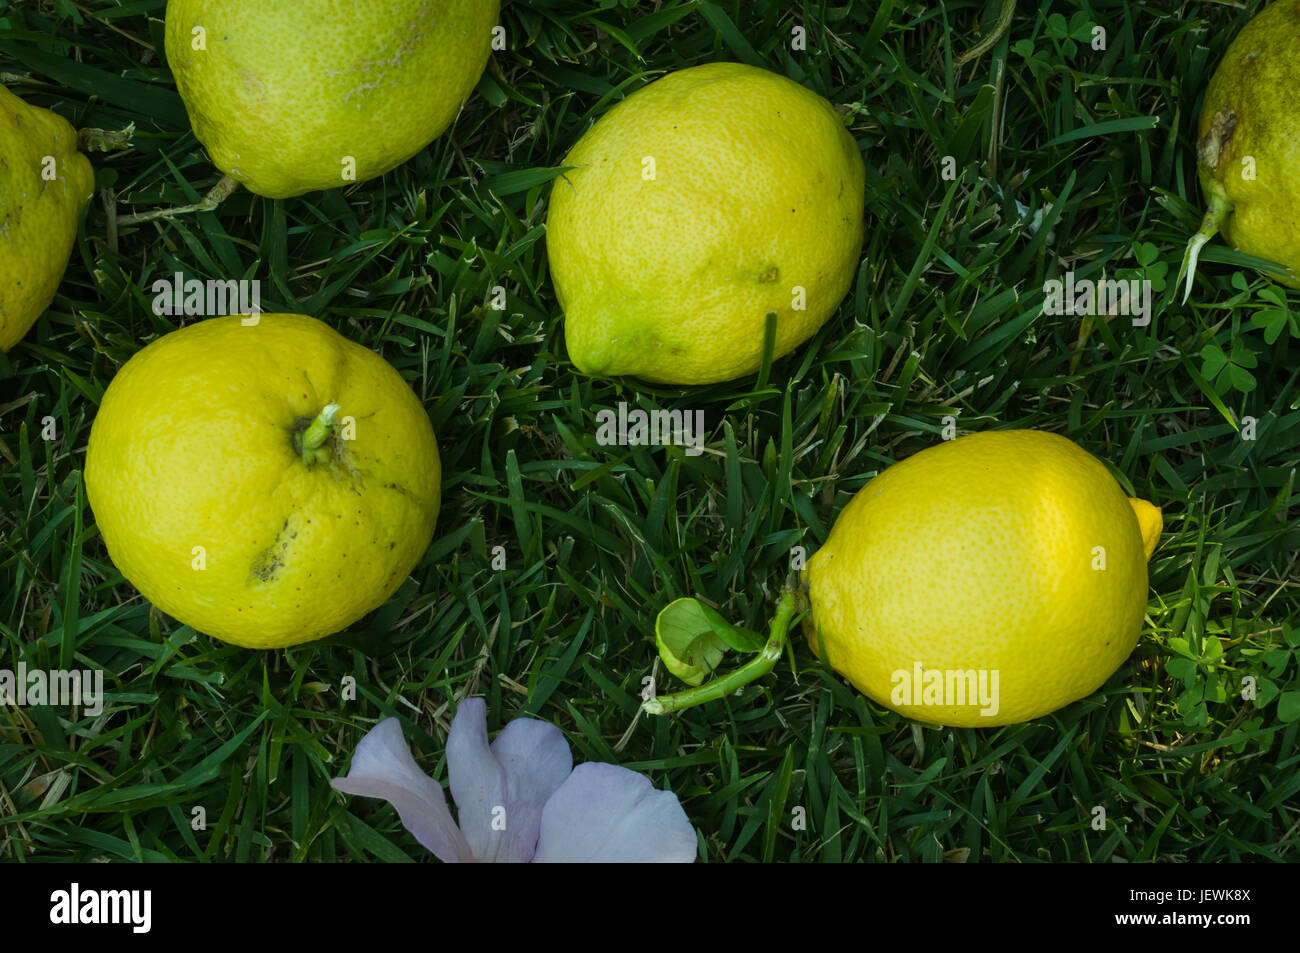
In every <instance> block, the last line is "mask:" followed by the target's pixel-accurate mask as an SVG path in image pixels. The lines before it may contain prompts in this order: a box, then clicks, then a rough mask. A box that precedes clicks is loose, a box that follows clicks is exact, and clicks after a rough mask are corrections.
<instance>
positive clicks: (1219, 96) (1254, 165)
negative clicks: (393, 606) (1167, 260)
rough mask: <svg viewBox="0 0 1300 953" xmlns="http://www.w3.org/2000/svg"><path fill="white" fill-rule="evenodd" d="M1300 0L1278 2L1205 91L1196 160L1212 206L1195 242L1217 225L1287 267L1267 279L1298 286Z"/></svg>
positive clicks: (1231, 51) (1192, 254)
mask: <svg viewBox="0 0 1300 953" xmlns="http://www.w3.org/2000/svg"><path fill="white" fill-rule="evenodd" d="M1297 86H1300V0H1277V2H1275V3H1272V4H1270V5H1269V6H1267V7H1265V8H1264V9H1263V10H1262V11H1261V12H1260V13H1259V14H1258V15H1257V16H1256V17H1255V18H1254V19H1253V20H1251V21H1250V22H1249V23H1247V24H1246V26H1245V27H1243V28H1242V31H1241V32H1240V33H1239V34H1238V35H1237V38H1236V39H1235V40H1233V41H1232V44H1231V45H1230V46H1229V47H1228V52H1227V53H1225V54H1224V57H1223V61H1222V62H1221V63H1220V64H1219V66H1218V68H1217V69H1216V70H1215V72H1214V75H1213V76H1212V77H1211V79H1210V83H1209V85H1208V86H1207V87H1206V90H1205V102H1204V103H1203V104H1202V106H1201V114H1200V117H1199V119H1198V120H1197V134H1196V138H1197V166H1196V171H1197V175H1198V178H1199V179H1200V183H1201V191H1202V192H1203V193H1204V195H1205V198H1206V202H1207V204H1208V209H1207V211H1206V214H1205V219H1204V221H1203V222H1202V223H1201V228H1200V230H1199V231H1198V232H1197V233H1196V236H1195V237H1194V238H1193V239H1192V242H1191V244H1190V245H1189V248H1188V261H1189V263H1190V267H1189V268H1188V274H1187V289H1188V291H1189V292H1190V290H1191V281H1192V276H1193V272H1194V271H1195V268H1196V258H1197V255H1198V254H1199V251H1200V248H1201V246H1202V245H1204V244H1205V242H1206V241H1208V240H1209V239H1210V238H1211V237H1212V236H1213V235H1214V233H1215V232H1216V231H1221V232H1222V233H1223V237H1224V238H1225V239H1226V240H1227V241H1228V242H1230V243H1231V244H1232V245H1233V246H1234V247H1235V248H1237V249H1238V250H1239V251H1243V252H1246V253H1247V254H1249V255H1254V256H1256V257H1258V258H1264V259H1267V260H1269V261H1274V262H1278V263H1279V264H1281V265H1284V266H1286V268H1287V271H1286V273H1282V274H1279V273H1275V272H1274V273H1270V277H1272V278H1274V279H1275V280H1277V281H1279V282H1281V283H1283V284H1286V285H1289V286H1291V287H1293V288H1295V287H1300V230H1297V228H1296V226H1295V211H1294V210H1295V209H1296V207H1297V206H1300V111H1298V110H1297V108H1296V102H1295V99H1294V97H1293V96H1292V91H1293V90H1295V89H1296V87H1297Z"/></svg>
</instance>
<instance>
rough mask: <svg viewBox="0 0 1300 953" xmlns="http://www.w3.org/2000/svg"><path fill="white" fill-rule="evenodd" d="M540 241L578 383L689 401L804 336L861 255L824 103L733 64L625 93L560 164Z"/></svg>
mask: <svg viewBox="0 0 1300 953" xmlns="http://www.w3.org/2000/svg"><path fill="white" fill-rule="evenodd" d="M564 165H566V166H576V168H573V169H570V170H569V171H568V172H566V173H565V174H564V175H563V176H562V177H561V178H559V179H557V180H556V182H555V184H554V185H553V187H552V189H551V199H550V210H549V212H548V213H547V225H546V242H547V256H548V258H549V261H550V269H551V276H552V279H553V280H554V283H555V291H556V296H557V297H558V299H559V303H560V306H561V308H562V309H563V311H564V321H565V325H564V336H565V343H566V345H567V347H568V351H569V357H570V359H571V360H572V361H573V363H574V364H575V365H576V366H577V368H578V369H579V370H581V371H584V372H586V373H589V374H601V375H622V374H626V375H631V376H634V377H639V378H642V379H643V380H647V381H654V382H661V383H674V384H704V383H711V382H716V381H725V380H731V379H733V378H736V377H741V376H743V375H745V374H750V373H752V372H754V371H756V370H757V369H758V368H759V367H760V365H761V363H762V356H763V341H764V333H765V326H766V325H765V322H766V316H767V314H769V313H774V314H775V315H776V337H775V347H774V357H780V356H782V355H784V354H787V353H789V352H790V351H792V350H793V349H794V348H796V347H798V346H799V345H800V344H801V343H803V342H804V341H806V340H807V339H808V338H809V337H810V336H811V335H812V334H813V333H814V332H815V331H816V330H817V329H818V328H820V327H821V326H822V324H824V323H825V322H826V320H827V318H829V317H830V316H831V314H832V313H834V311H835V309H836V308H837V307H838V306H839V303H840V301H841V300H842V299H843V298H844V295H845V294H847V293H848V290H849V286H850V284H851V283H852V280H853V275H854V271H855V270H856V268H857V264H858V256H859V254H860V252H861V250H862V213H863V197H864V177H865V170H864V165H863V162H862V155H861V153H860V152H859V151H858V146H857V143H856V142H854V140H853V137H852V136H850V135H849V133H848V131H847V130H846V129H845V128H844V123H843V122H841V120H840V118H839V116H838V115H837V114H836V112H835V110H834V109H833V108H832V107H831V105H830V103H828V102H827V101H826V100H825V99H823V98H822V97H820V96H818V95H817V94H816V93H813V92H811V91H810V90H807V89H805V88H804V87H802V86H800V85H799V84H798V83H795V82H793V81H791V80H789V79H787V78H786V77H784V76H779V75H777V74H776V73H771V72H768V71H767V70H762V69H756V68H754V67H752V66H743V65H741V64H739V63H710V64H707V65H704V66H695V67H692V68H690V69H684V70H680V71H678V72H675V73H670V74H669V75H667V76H665V77H663V78H662V79H659V80H657V81H655V82H653V83H651V84H650V85H648V86H646V87H644V88H642V89H640V90H638V91H637V92H635V93H633V94H632V95H631V96H629V97H628V98H627V99H625V100H624V101H623V102H621V103H619V104H618V105H617V106H615V107H614V108H613V109H612V110H610V111H609V113H608V114H606V115H605V116H604V117H602V118H601V119H600V121H599V122H597V123H596V124H595V125H594V126H592V128H591V129H590V130H588V131H587V133H586V134H585V135H583V136H582V138H581V139H580V140H579V141H578V143H577V145H575V146H574V147H573V150H572V151H571V152H570V153H569V154H568V155H567V156H566V157H565V159H564Z"/></svg>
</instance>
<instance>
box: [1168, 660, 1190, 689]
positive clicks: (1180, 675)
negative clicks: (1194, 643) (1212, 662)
mask: <svg viewBox="0 0 1300 953" xmlns="http://www.w3.org/2000/svg"><path fill="white" fill-rule="evenodd" d="M1165 671H1166V672H1168V673H1169V674H1170V675H1172V676H1173V677H1174V678H1176V679H1178V680H1179V681H1181V682H1182V683H1183V684H1184V685H1186V686H1187V687H1188V688H1191V687H1192V682H1193V681H1194V680H1195V679H1196V663H1195V662H1193V661H1192V660H1191V659H1188V658H1171V659H1170V660H1169V661H1168V662H1166V663H1165Z"/></svg>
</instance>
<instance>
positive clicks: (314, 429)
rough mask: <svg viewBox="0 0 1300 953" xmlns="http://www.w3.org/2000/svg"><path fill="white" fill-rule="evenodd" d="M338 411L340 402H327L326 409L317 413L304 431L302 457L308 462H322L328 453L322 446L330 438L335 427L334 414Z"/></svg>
mask: <svg viewBox="0 0 1300 953" xmlns="http://www.w3.org/2000/svg"><path fill="white" fill-rule="evenodd" d="M338 412H339V405H338V404H326V405H325V409H324V410H322V411H321V412H320V413H319V414H317V415H316V419H315V420H313V421H312V422H311V425H310V426H309V427H308V428H307V429H306V430H304V431H303V433H302V439H301V442H302V458H303V459H304V460H306V461H307V462H308V463H311V462H312V461H317V462H320V461H321V459H322V457H323V456H326V455H327V454H326V451H324V450H322V449H321V446H322V444H324V443H325V441H326V440H327V439H329V435H330V431H331V430H333V429H334V415H335V414H337V413H338Z"/></svg>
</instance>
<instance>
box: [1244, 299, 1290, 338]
mask: <svg viewBox="0 0 1300 953" xmlns="http://www.w3.org/2000/svg"><path fill="white" fill-rule="evenodd" d="M1289 318H1290V315H1289V314H1287V312H1285V311H1282V310H1280V309H1278V308H1264V309H1262V310H1260V311H1256V312H1255V313H1254V314H1252V315H1251V316H1250V323H1251V324H1253V325H1255V327H1257V328H1263V329H1264V340H1265V341H1267V342H1268V343H1269V344H1273V343H1274V342H1276V341H1277V339H1278V338H1279V337H1281V336H1282V330H1283V329H1284V328H1285V327H1286V326H1287V321H1288V319H1289Z"/></svg>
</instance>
